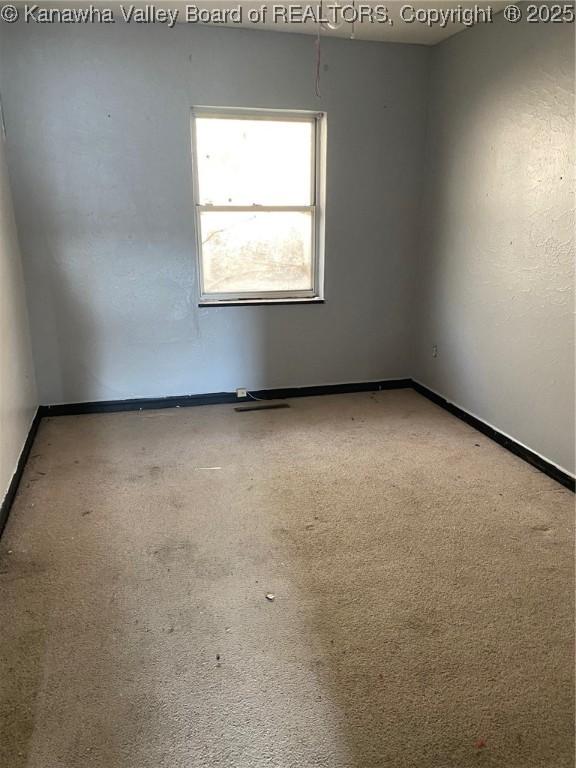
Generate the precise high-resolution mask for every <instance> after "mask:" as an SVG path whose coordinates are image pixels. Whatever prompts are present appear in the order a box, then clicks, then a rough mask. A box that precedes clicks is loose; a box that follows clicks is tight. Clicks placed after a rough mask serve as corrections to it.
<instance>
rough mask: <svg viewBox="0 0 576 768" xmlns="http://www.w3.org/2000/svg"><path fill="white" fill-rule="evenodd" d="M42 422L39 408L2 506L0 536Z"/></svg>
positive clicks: (0, 511)
mask: <svg viewBox="0 0 576 768" xmlns="http://www.w3.org/2000/svg"><path fill="white" fill-rule="evenodd" d="M41 420H42V416H41V413H40V408H37V409H36V413H35V414H34V418H33V419H32V423H31V424H30V429H29V430H28V434H27V436H26V440H25V441H24V446H23V447H22V450H21V451H20V457H19V458H18V463H17V465H16V471H15V472H14V474H13V476H12V480H11V481H10V485H9V486H8V491H7V492H6V496H4V500H3V501H2V503H1V504H0V536H1V535H2V532H3V531H4V528H5V527H6V523H7V522H8V517H9V516H10V510H11V509H12V504H13V503H14V499H15V498H16V494H17V493H18V486H19V485H20V480H21V479H22V475H23V474H24V469H25V467H26V462H27V461H28V456H29V455H30V451H31V450H32V444H33V443H34V438H35V437H36V433H37V432H38V427H39V426H40V421H41Z"/></svg>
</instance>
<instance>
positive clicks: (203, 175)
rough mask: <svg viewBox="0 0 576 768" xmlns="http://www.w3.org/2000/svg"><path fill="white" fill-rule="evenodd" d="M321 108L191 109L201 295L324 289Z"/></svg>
mask: <svg viewBox="0 0 576 768" xmlns="http://www.w3.org/2000/svg"><path fill="white" fill-rule="evenodd" d="M322 130H323V116H322V115H320V114H317V113H311V112H284V111H280V110H279V111H272V112H261V111H258V110H249V109H245V110H238V109H229V110H228V109H209V108H196V109H194V110H193V112H192V151H193V166H194V186H195V207H196V235H197V243H198V245H197V250H198V262H199V279H200V303H203V304H213V303H230V302H233V303H235V304H236V303H239V302H242V301H251V302H262V303H269V302H274V301H314V300H318V299H321V298H322V292H321V291H322V286H321V283H322V263H321V256H322V244H323V243H322V240H323V238H322V229H323V227H322V220H323V216H322V205H321V193H322V184H321V175H322V169H321V158H322V146H321V144H322Z"/></svg>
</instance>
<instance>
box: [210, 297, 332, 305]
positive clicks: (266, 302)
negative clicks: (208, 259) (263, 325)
mask: <svg viewBox="0 0 576 768" xmlns="http://www.w3.org/2000/svg"><path fill="white" fill-rule="evenodd" d="M275 304H277V305H281V306H286V305H288V304H324V299H318V298H312V299H224V300H222V301H200V302H198V306H199V307H260V306H262V307H269V306H270V305H275Z"/></svg>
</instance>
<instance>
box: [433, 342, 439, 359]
mask: <svg viewBox="0 0 576 768" xmlns="http://www.w3.org/2000/svg"><path fill="white" fill-rule="evenodd" d="M432 357H438V345H437V344H432Z"/></svg>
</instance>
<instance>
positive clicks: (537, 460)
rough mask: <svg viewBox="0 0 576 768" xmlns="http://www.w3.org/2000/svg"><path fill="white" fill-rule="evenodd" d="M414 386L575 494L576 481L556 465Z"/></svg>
mask: <svg viewBox="0 0 576 768" xmlns="http://www.w3.org/2000/svg"><path fill="white" fill-rule="evenodd" d="M412 386H413V388H414V389H415V390H416V392H418V393H419V394H421V395H423V396H424V397H427V398H428V400H431V401H432V402H433V403H436V405H439V406H440V407H441V408H444V410H445V411H448V412H449V413H451V414H452V415H454V416H457V417H458V418H459V419H462V421H465V422H466V424H469V425H470V426H471V427H474V429H477V430H478V432H482V434H483V435H486V437H489V438H490V439H491V440H494V442H495V443H498V445H501V446H502V447H503V448H506V449H507V450H508V451H510V452H511V453H513V454H514V455H515V456H518V457H519V458H521V459H524V461H527V462H528V464H531V465H532V466H533V467H536V469H539V470H540V472H543V473H544V474H545V475H548V477H551V478H552V479H553V480H556V482H558V483H560V484H561V485H563V486H564V487H565V488H568V490H570V491H572V492H573V493H574V491H575V486H576V480H575V479H574V478H573V477H572V476H571V475H569V474H567V473H566V472H563V471H562V470H561V469H560V468H559V467H557V466H556V465H555V464H551V463H550V462H549V461H546V459H543V458H542V457H541V456H538V454H537V453H534V452H533V451H531V450H530V449H529V448H526V447H525V446H523V445H520V443H517V442H516V441H515V440H512V438H510V437H507V436H506V435H503V434H502V432H498V430H497V429H494V427H491V426H490V425H489V424H486V422H484V421H482V420H481V419H478V418H476V416H472V415H471V414H470V413H467V412H466V411H464V410H462V408H459V407H458V406H457V405H454V403H451V402H449V401H448V400H446V399H445V398H444V397H441V396H440V395H438V394H436V392H433V391H432V390H431V389H428V387H425V386H424V385H423V384H420V382H418V381H414V382H412Z"/></svg>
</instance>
